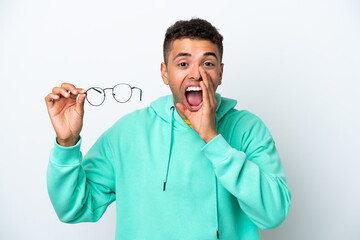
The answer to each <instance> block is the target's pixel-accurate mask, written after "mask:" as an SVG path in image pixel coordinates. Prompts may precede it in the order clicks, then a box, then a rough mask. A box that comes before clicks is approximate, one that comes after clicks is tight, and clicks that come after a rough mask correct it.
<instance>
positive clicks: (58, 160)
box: [47, 135, 115, 223]
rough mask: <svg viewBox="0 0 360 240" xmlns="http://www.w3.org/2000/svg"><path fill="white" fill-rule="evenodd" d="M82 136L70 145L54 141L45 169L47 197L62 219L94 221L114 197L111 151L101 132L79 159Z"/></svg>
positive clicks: (63, 220) (73, 221)
mask: <svg viewBox="0 0 360 240" xmlns="http://www.w3.org/2000/svg"><path fill="white" fill-rule="evenodd" d="M80 145H81V139H80V140H79V142H78V143H77V144H76V145H75V146H72V147H62V146H60V145H58V144H57V143H55V146H54V148H53V149H52V151H51V154H50V161H49V165H48V170H47V187H48V193H49V196H50V200H51V202H52V204H53V206H54V209H55V211H56V213H57V215H58V217H59V219H60V220H61V221H62V222H67V223H77V222H95V221H98V220H99V219H100V217H101V216H102V215H103V214H104V212H105V210H106V208H107V207H108V205H109V204H110V203H112V202H113V201H114V200H115V182H114V179H115V177H114V169H113V165H112V163H111V159H112V154H111V149H110V146H109V144H108V142H107V139H106V137H105V136H104V135H103V136H102V137H100V138H99V139H98V141H97V142H96V143H95V144H94V146H93V147H92V148H91V149H90V150H89V152H88V153H87V154H86V156H85V158H84V159H82V153H81V151H80Z"/></svg>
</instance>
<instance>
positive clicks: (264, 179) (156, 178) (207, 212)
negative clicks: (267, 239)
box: [47, 94, 291, 240]
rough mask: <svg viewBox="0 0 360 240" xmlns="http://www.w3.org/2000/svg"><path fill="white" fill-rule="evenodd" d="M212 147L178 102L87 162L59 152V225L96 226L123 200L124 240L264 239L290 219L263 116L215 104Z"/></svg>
mask: <svg viewBox="0 0 360 240" xmlns="http://www.w3.org/2000/svg"><path fill="white" fill-rule="evenodd" d="M216 98H217V101H218V107H217V112H216V124H217V130H218V133H219V135H218V136H217V137H215V138H214V139H213V140H212V141H210V142H209V143H208V144H205V142H204V141H203V140H202V139H201V138H200V136H199V135H198V134H197V133H196V132H195V131H194V130H193V129H191V128H189V126H188V125H187V124H186V123H185V122H184V121H183V120H182V118H181V117H180V116H179V114H178V113H177V111H176V109H175V108H174V102H173V98H172V96H171V95H170V96H166V97H162V98H160V99H158V100H156V101H155V102H153V103H152V104H151V106H150V107H147V108H144V109H141V110H137V111H135V112H133V113H131V114H128V115H126V116H124V117H123V118H121V119H120V120H119V121H118V122H117V123H116V124H115V125H114V126H112V127H111V128H110V129H109V130H107V131H106V132H105V133H104V134H103V135H102V136H101V137H100V138H99V139H98V140H97V142H96V143H95V144H94V146H93V147H92V148H91V149H90V150H89V152H88V153H87V154H86V156H85V157H84V158H83V157H82V153H81V152H80V144H81V140H80V141H79V142H78V143H77V145H75V146H73V147H69V148H65V147H61V146H59V145H57V144H55V146H54V148H53V149H52V151H51V156H50V162H49V166H48V174H47V179H48V192H49V195H50V199H51V202H52V204H53V206H54V208H55V210H56V213H57V215H58V216H59V218H60V220H61V221H63V222H68V223H77V222H84V221H97V220H99V219H100V217H101V216H102V215H103V213H104V212H105V210H106V208H107V207H108V205H109V204H110V203H112V202H113V201H114V200H115V199H116V210H117V222H116V239H121V240H127V239H129V240H137V239H139V240H144V239H155V240H156V239H166V240H172V239H181V240H182V239H194V240H201V239H205V240H208V239H217V238H220V239H251V240H252V239H254V240H255V239H259V231H258V228H262V229H269V228H274V227H276V226H278V225H279V224H281V222H282V221H283V220H284V219H285V218H286V216H287V213H288V210H289V206H290V198H291V194H290V191H289V189H288V187H287V185H286V178H285V174H284V170H283V168H282V165H281V162H280V159H279V155H278V153H277V150H276V148H275V143H274V141H273V139H272V137H271V135H270V133H269V131H268V129H267V128H266V126H265V125H264V123H263V122H262V121H261V120H260V119H259V118H258V117H256V116H255V115H253V114H251V113H249V112H247V111H238V110H236V109H234V107H235V105H236V101H234V100H231V99H227V98H222V97H221V96H220V95H219V94H216Z"/></svg>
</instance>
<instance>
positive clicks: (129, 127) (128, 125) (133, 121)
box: [106, 107, 155, 136]
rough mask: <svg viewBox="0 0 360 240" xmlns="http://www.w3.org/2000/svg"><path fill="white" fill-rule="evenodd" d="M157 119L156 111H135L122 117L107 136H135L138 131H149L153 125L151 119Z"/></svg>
mask: <svg viewBox="0 0 360 240" xmlns="http://www.w3.org/2000/svg"><path fill="white" fill-rule="evenodd" d="M154 117H155V113H154V110H152V109H151V108H150V107H145V108H142V109H138V110H135V111H134V112H131V113H129V114H126V115H125V116H123V117H121V118H120V119H119V120H118V121H116V123H115V124H114V125H113V126H111V127H110V128H109V129H108V130H107V131H106V134H107V135H117V136H119V134H120V133H121V135H127V134H133V133H134V131H136V130H138V129H147V128H148V127H149V125H150V124H151V119H153V118H154Z"/></svg>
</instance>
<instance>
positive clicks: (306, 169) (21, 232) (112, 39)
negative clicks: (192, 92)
mask: <svg viewBox="0 0 360 240" xmlns="http://www.w3.org/2000/svg"><path fill="white" fill-rule="evenodd" d="M191 17H201V18H205V19H207V20H209V21H210V22H212V23H213V24H214V25H215V26H216V27H217V28H218V29H219V30H220V32H221V33H222V34H223V36H224V38H225V40H224V50H225V52H224V59H223V60H224V63H225V68H224V78H223V85H222V86H220V88H219V89H218V92H219V93H221V94H222V95H223V96H227V97H231V98H235V99H237V100H238V105H237V108H238V109H247V110H249V111H251V112H253V113H255V114H256V115H258V116H259V117H260V118H262V119H263V121H264V122H265V123H266V124H267V126H268V127H269V129H270V131H271V133H272V134H273V137H274V139H275V141H276V144H277V148H278V151H279V153H280V156H281V157H282V163H283V166H284V169H285V172H286V175H287V179H288V185H289V187H290V189H291V192H292V205H291V208H290V212H289V216H288V218H287V219H286V221H285V222H284V223H283V224H282V225H281V226H280V227H279V228H277V229H274V230H268V231H262V232H261V235H262V239H268V240H270V239H273V240H275V239H276V240H288V239H291V240H293V239H295V240H304V239H326V240H329V239H360V220H359V219H360V207H359V203H360V191H359V190H360V186H359V185H360V184H359V183H360V175H359V174H358V172H359V167H360V164H359V160H360V158H359V155H358V153H359V151H358V149H359V145H360V140H359V139H360V137H359V134H360V126H359V125H360V108H359V103H360V94H359V90H360V88H359V86H360V84H359V80H360V70H359V69H360V57H359V56H360V2H359V1H355V0H354V1H350V0H349V1H348V0H342V1H340V0H338V1H334V0H329V1H320V0H311V1H310V0H302V1H300V0H299V1H291V0H283V1H280V0H276V1H265V0H264V1H219V0H216V1H210V0H208V1H194V0H192V1H187V0H183V1H156V2H155V1H154V2H153V1H145V0H144V1H126V2H122V1H68V0H66V1H48V0H43V1H40V0H37V1H17V0H8V1H6V0H0V82H1V85H0V86H1V91H0V106H1V107H0V123H1V124H0V127H1V129H0V130H1V132H0V137H1V138H0V149H1V150H0V153H1V157H0V239H89V240H90V239H114V236H115V221H116V214H115V211H116V209H115V204H112V205H111V206H110V207H109V208H108V211H107V212H106V213H105V215H104V216H103V218H102V219H101V220H100V221H99V222H98V223H95V224H94V223H82V224H76V225H70V224H64V223H61V222H59V220H58V219H57V217H56V214H55V212H54V210H53V208H52V206H51V203H50V200H49V198H48V195H47V189H46V168H47V163H48V156H49V152H50V149H51V147H52V146H53V143H54V132H53V130H52V127H51V124H50V121H49V118H48V116H47V111H46V107H45V101H44V97H45V96H46V95H47V94H48V93H49V92H50V91H51V89H52V87H54V86H57V85H60V84H61V83H62V82H72V83H74V84H76V86H79V87H83V88H88V87H91V86H100V87H112V86H114V85H115V84H116V83H118V82H127V83H130V84H131V85H134V86H138V87H141V88H142V89H143V101H142V102H139V99H138V98H137V96H138V95H137V93H135V96H134V98H132V99H131V101H130V102H129V103H127V104H119V103H116V102H115V101H114V100H113V99H112V98H107V99H106V101H105V103H104V105H102V106H101V107H98V108H94V107H91V106H89V105H86V115H85V124H84V128H83V132H82V136H83V139H84V141H83V146H82V150H83V152H86V151H87V150H88V149H89V147H90V146H91V145H92V144H93V143H94V141H95V140H96V139H97V137H98V136H99V135H100V134H101V133H102V132H103V131H104V130H106V129H107V128H109V127H110V126H111V125H112V124H113V123H114V122H115V121H116V120H117V119H118V118H119V117H121V116H123V115H124V114H126V113H128V112H131V111H133V110H135V109H138V108H142V107H146V106H148V105H149V104H150V102H151V101H153V100H155V99H156V98H158V97H159V96H162V95H165V94H169V93H170V90H169V89H168V87H167V86H165V85H163V83H162V80H161V75H160V63H161V61H162V42H163V37H164V33H165V31H166V28H167V27H169V26H170V25H171V24H173V23H174V22H175V21H177V20H179V19H190V18H191Z"/></svg>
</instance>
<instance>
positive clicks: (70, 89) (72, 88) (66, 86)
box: [61, 83, 78, 95]
mask: <svg viewBox="0 0 360 240" xmlns="http://www.w3.org/2000/svg"><path fill="white" fill-rule="evenodd" d="M61 87H62V88H64V89H66V90H67V91H68V92H71V93H72V94H74V95H77V94H78V89H77V88H76V87H75V86H74V85H73V84H71V83H63V84H61Z"/></svg>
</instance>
